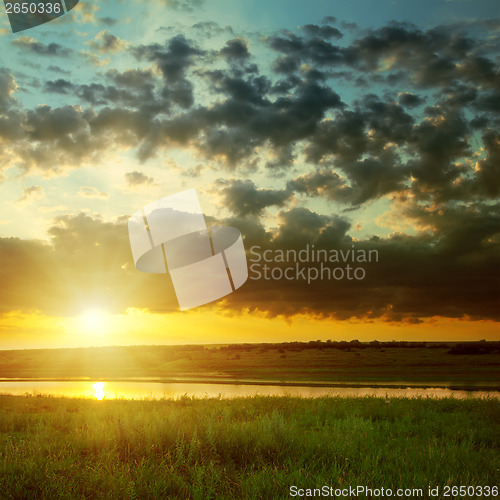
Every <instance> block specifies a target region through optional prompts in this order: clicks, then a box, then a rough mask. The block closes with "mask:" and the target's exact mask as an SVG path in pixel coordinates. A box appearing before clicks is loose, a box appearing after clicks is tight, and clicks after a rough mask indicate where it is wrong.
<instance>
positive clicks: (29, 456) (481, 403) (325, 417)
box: [0, 396, 500, 499]
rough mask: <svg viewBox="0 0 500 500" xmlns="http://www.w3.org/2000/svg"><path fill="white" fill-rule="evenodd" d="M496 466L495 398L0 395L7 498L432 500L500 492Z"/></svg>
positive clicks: (1, 480) (1, 482)
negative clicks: (448, 490)
mask: <svg viewBox="0 0 500 500" xmlns="http://www.w3.org/2000/svg"><path fill="white" fill-rule="evenodd" d="M499 468H500V402H499V401H498V400H462V401H459V400H454V399H443V400H433V399H377V398H345V399H344V398H318V399H312V400H306V399H300V398H292V397H279V398H278V397H253V398H239V399H232V400H223V399H190V398H183V399H180V400H176V401H172V400H170V401H169V400H161V401H124V400H110V401H96V400H85V399H65V398H61V399H59V398H50V397H27V396H0V498H2V499H4V498H15V499H30V498H46V499H53V498H63V499H64V498H77V499H80V498H82V499H83V498H88V499H91V498H92V499H94V498H100V499H101V498H103V499H104V498H120V499H121V498H123V499H134V498H141V499H143V498H144V499H147V498H151V499H160V498H194V499H202V498H203V499H208V498H217V499H223V498H227V499H246V498H248V499H260V498H262V499H273V498H291V497H290V494H289V492H290V490H289V488H290V486H292V485H295V486H298V487H300V488H314V487H322V486H324V485H328V486H332V487H334V488H348V487H349V486H352V487H356V486H358V485H364V486H368V487H372V488H380V487H384V488H392V489H394V491H395V490H396V489H397V488H423V490H424V496H423V497H420V498H427V497H428V496H427V491H428V487H429V485H431V486H439V487H440V488H441V491H442V488H443V487H444V486H445V485H474V486H477V485H490V486H493V485H498V483H499V479H500V473H499ZM360 498H363V496H361V497H360ZM434 498H436V497H434ZM439 498H442V496H441V495H440V496H439Z"/></svg>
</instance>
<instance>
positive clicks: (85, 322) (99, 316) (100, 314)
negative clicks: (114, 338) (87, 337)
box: [79, 309, 109, 333]
mask: <svg viewBox="0 0 500 500" xmlns="http://www.w3.org/2000/svg"><path fill="white" fill-rule="evenodd" d="M108 320H109V314H107V313H106V312H105V311H103V310H101V309H91V310H89V311H86V312H85V313H83V314H82V315H81V316H80V317H79V324H80V327H81V328H82V330H84V331H85V333H104V332H105V331H106V329H107V327H108Z"/></svg>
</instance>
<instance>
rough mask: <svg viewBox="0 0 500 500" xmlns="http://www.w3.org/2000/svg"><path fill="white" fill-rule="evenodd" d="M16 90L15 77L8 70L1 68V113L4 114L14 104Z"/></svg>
mask: <svg viewBox="0 0 500 500" xmlns="http://www.w3.org/2000/svg"><path fill="white" fill-rule="evenodd" d="M16 89H17V85H16V82H15V81H14V77H13V76H12V75H11V74H10V73H9V72H8V71H7V70H6V69H4V68H0V113H4V112H5V111H7V110H8V109H9V108H10V107H11V105H12V104H14V97H13V96H14V93H15V91H16Z"/></svg>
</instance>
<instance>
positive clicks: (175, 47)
mask: <svg viewBox="0 0 500 500" xmlns="http://www.w3.org/2000/svg"><path fill="white" fill-rule="evenodd" d="M134 52H135V55H136V56H137V57H138V58H139V59H147V60H148V61H151V62H154V63H155V64H157V66H158V68H159V69H160V71H161V73H162V74H163V78H164V81H165V86H164V87H163V90H162V97H163V98H164V99H165V100H166V101H168V102H171V103H172V104H175V105H177V106H179V107H181V108H183V109H187V108H190V107H191V106H192V105H193V103H194V97H193V85H192V84H191V82H190V81H189V79H188V78H187V71H188V69H189V68H190V66H192V65H193V57H194V56H197V55H201V54H203V51H202V50H201V49H199V48H197V47H195V46H194V45H193V44H192V43H191V42H189V41H188V40H186V38H185V37H184V36H182V35H178V36H176V37H174V38H171V39H170V40H169V41H168V42H167V43H166V45H165V46H164V47H162V46H160V45H158V44H152V45H147V46H142V47H138V48H136V49H135V50H134Z"/></svg>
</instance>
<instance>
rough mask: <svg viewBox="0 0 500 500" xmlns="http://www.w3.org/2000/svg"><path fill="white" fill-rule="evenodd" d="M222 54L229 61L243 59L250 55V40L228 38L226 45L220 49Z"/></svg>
mask: <svg viewBox="0 0 500 500" xmlns="http://www.w3.org/2000/svg"><path fill="white" fill-rule="evenodd" d="M220 54H221V55H222V56H223V57H225V58H226V59H228V60H229V61H241V60H245V59H248V58H249V57H250V52H249V51H248V42H247V41H246V40H244V39H242V38H235V39H234V40H228V41H227V42H226V45H225V47H223V48H222V49H221V51H220Z"/></svg>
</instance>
